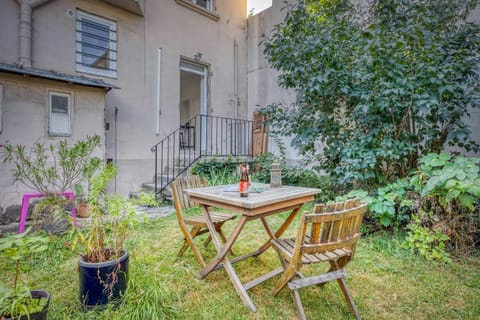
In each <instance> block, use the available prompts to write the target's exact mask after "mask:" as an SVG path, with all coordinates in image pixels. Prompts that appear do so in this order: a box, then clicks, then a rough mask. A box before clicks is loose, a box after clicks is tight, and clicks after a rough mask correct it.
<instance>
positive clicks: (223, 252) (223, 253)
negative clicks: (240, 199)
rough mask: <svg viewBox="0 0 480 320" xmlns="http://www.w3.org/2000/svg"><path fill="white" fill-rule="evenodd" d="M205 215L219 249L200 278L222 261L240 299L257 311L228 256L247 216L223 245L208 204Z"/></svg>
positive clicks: (204, 207)
mask: <svg viewBox="0 0 480 320" xmlns="http://www.w3.org/2000/svg"><path fill="white" fill-rule="evenodd" d="M203 209H204V212H205V216H206V219H207V225H208V229H209V230H210V234H211V235H212V241H213V243H214V244H215V247H216V249H217V252H218V254H217V256H216V257H215V258H213V259H212V261H210V262H209V263H208V264H207V266H206V267H205V268H203V269H202V270H201V271H200V274H199V278H200V279H203V278H204V277H205V276H207V275H208V274H209V273H210V272H212V271H213V270H214V269H215V267H216V266H217V265H218V264H220V263H221V262H222V265H223V267H224V269H225V271H227V274H228V277H229V278H230V280H231V281H232V284H233V287H234V288H235V290H236V291H237V293H238V295H239V296H240V299H242V301H243V303H244V304H245V305H246V306H247V307H249V308H250V310H252V311H253V312H255V311H257V307H255V305H254V304H253V301H252V299H250V296H249V295H248V293H247V290H246V289H245V287H244V286H243V284H242V282H241V281H240V279H239V278H238V275H237V274H236V273H235V270H234V269H233V266H232V264H231V262H230V260H229V259H228V258H227V253H228V251H230V249H231V247H232V245H233V243H234V242H235V240H236V239H237V237H238V235H239V234H240V232H241V231H242V229H243V226H244V225H245V222H247V218H246V217H245V216H242V217H241V218H240V221H239V223H238V225H237V226H236V227H235V230H234V231H233V232H232V234H231V235H230V237H229V238H228V240H227V242H225V244H224V246H223V247H222V245H221V243H220V239H219V238H218V235H217V233H216V230H215V226H214V224H213V222H212V219H211V217H210V211H209V208H208V207H207V206H203Z"/></svg>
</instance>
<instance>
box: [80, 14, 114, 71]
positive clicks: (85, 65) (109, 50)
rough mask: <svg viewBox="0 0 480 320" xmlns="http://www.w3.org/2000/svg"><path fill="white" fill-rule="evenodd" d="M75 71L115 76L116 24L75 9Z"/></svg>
mask: <svg viewBox="0 0 480 320" xmlns="http://www.w3.org/2000/svg"><path fill="white" fill-rule="evenodd" d="M76 65H77V71H79V72H87V73H93V74H97V75H101V76H107V77H116V76H117V24H116V23H115V22H113V21H110V20H106V19H103V18H100V17H96V16H93V15H90V14H87V13H85V12H82V11H77V40H76Z"/></svg>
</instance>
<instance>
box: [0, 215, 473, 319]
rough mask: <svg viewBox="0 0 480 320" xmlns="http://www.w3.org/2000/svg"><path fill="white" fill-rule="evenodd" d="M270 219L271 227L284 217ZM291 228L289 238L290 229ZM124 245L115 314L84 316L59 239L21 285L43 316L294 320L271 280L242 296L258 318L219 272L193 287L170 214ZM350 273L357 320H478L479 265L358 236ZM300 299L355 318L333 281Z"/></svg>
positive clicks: (249, 231)
mask: <svg viewBox="0 0 480 320" xmlns="http://www.w3.org/2000/svg"><path fill="white" fill-rule="evenodd" d="M282 215H285V214H282ZM270 220H271V222H272V224H273V225H278V224H279V223H280V222H281V217H272V218H270ZM294 225H296V223H294ZM292 226H293V225H292ZM292 226H291V227H290V229H289V230H288V232H289V233H290V234H293V233H294V232H295V230H294V228H292ZM228 227H232V223H229V224H228ZM228 227H227V228H226V230H227V231H229V228H228ZM261 229H262V226H261V224H260V222H259V221H257V222H252V223H250V224H247V226H246V229H245V230H244V232H243V233H242V234H241V235H240V238H239V241H238V242H237V244H236V246H234V250H235V252H236V253H237V254H239V253H244V252H247V251H249V250H252V249H254V248H256V246H259V245H261V244H262V243H263V242H264V241H265V240H266V237H265V236H264V235H263V233H261V232H258V231H259V230H261ZM131 239H132V240H131V241H129V242H128V247H129V250H130V253H131V259H130V280H131V282H130V286H129V290H128V292H127V294H126V297H125V299H124V301H123V303H122V304H121V305H120V306H118V307H117V308H116V309H113V308H108V309H106V310H104V311H100V312H98V311H97V312H96V311H88V312H87V311H84V310H82V308H81V306H80V304H79V301H78V297H77V295H78V273H77V266H76V264H77V257H75V256H74V255H73V254H72V253H71V252H70V251H69V249H67V248H65V245H66V244H65V241H66V240H65V239H62V238H54V239H53V240H52V245H51V249H50V250H49V251H48V252H46V253H43V254H42V256H40V257H36V258H34V259H32V260H29V261H27V263H25V264H24V268H23V270H25V273H24V276H23V279H24V281H26V282H28V284H29V285H30V287H31V288H32V289H33V288H43V289H46V290H48V291H50V293H51V294H52V300H51V302H50V309H49V319H296V318H297V316H296V310H295V307H294V304H293V300H292V298H291V296H290V294H289V292H288V291H287V290H286V289H284V290H283V291H282V292H281V293H280V294H279V295H278V296H276V297H273V296H272V295H271V294H270V291H271V289H272V288H273V285H274V283H275V281H276V280H277V279H278V278H274V279H272V280H270V281H268V282H265V283H263V284H261V285H259V286H257V287H255V288H253V289H252V290H250V291H249V293H250V296H251V297H252V299H253V301H254V303H255V304H256V306H257V308H258V311H257V312H256V313H252V312H251V311H249V309H247V308H246V307H245V306H244V305H243V303H242V302H241V300H240V298H239V297H238V296H237V294H236V292H235V290H234V288H233V286H232V285H231V283H230V281H229V279H228V277H227V275H226V273H225V271H223V270H221V271H215V272H213V273H212V274H210V275H209V276H208V277H207V278H206V279H204V280H198V279H197V278H196V274H197V273H198V271H199V269H200V268H199V266H198V265H197V263H196V261H195V259H194V257H193V255H192V253H191V251H187V252H186V254H185V255H184V256H183V257H181V258H177V256H176V253H177V250H178V248H179V247H180V244H181V241H182V237H181V234H180V230H179V228H178V227H177V222H176V219H175V215H170V216H168V217H165V218H162V219H158V220H154V221H149V222H148V223H141V224H140V225H138V226H137V227H136V229H135V230H134V234H133V237H131ZM200 247H201V248H202V251H203V253H204V255H205V256H206V257H207V259H208V258H211V257H213V256H214V252H215V251H214V248H213V245H212V244H210V246H209V247H208V248H207V249H205V248H203V246H201V245H200ZM278 266H279V262H278V258H277V256H276V254H275V252H274V251H273V250H272V249H269V250H268V251H267V252H266V253H265V254H264V255H262V256H260V257H258V258H256V259H248V260H245V261H242V262H240V263H238V264H236V265H235V266H234V267H235V269H236V270H237V272H238V274H239V276H240V278H241V279H242V280H243V281H245V280H250V279H252V278H255V277H257V276H258V275H260V274H262V273H264V272H266V271H269V270H271V269H274V268H276V267H278ZM325 267H327V266H325ZM13 269H14V265H13V264H8V263H7V262H6V261H1V262H0V270H1V271H2V272H1V273H0V281H7V282H9V283H11V281H13V279H11V278H10V277H7V276H9V275H11V274H12V272H13ZM307 270H308V269H307ZM347 273H348V278H347V282H348V285H349V287H350V289H351V292H352V294H353V297H354V300H355V302H356V304H357V306H358V308H359V310H360V314H361V315H362V317H363V319H480V304H479V301H480V259H479V258H472V259H470V260H468V261H462V262H458V261H457V262H454V263H452V264H450V265H439V264H435V263H432V262H429V261H426V260H424V259H422V258H419V257H417V256H415V255H413V254H411V253H410V252H407V251H404V250H403V249H401V248H400V240H399V238H393V239H392V238H390V237H389V236H388V235H374V236H364V237H362V239H361V240H360V243H359V246H358V248H357V252H356V255H355V258H354V260H353V262H352V263H351V264H350V265H349V266H348V267H347ZM301 294H302V300H303V302H304V306H305V311H306V313H307V317H308V318H309V319H353V315H352V314H351V313H350V311H349V309H348V306H347V304H346V303H345V302H344V300H343V296H342V294H341V292H340V290H339V288H338V285H337V284H336V283H333V282H332V283H329V284H327V285H326V286H324V287H322V288H318V287H313V288H306V289H303V291H301Z"/></svg>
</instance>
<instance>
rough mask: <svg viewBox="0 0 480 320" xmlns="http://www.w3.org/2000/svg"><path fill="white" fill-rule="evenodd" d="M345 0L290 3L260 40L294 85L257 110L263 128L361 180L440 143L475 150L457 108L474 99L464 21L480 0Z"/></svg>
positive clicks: (338, 175)
mask: <svg viewBox="0 0 480 320" xmlns="http://www.w3.org/2000/svg"><path fill="white" fill-rule="evenodd" d="M353 3H356V2H354V1H347V0H324V1H309V0H303V1H298V3H296V4H293V5H288V8H287V9H288V11H287V14H286V17H285V20H284V22H282V23H280V24H279V25H277V26H276V27H275V29H274V31H273V34H272V36H271V38H269V39H266V40H265V41H264V42H263V44H264V46H265V54H266V57H267V60H268V62H269V63H270V65H271V66H272V67H273V68H274V69H276V70H278V71H280V78H279V81H280V85H281V86H282V87H284V88H288V89H294V90H295V91H296V94H297V99H296V102H295V103H294V105H293V106H282V105H271V106H269V107H268V108H266V109H265V110H264V112H268V113H269V115H270V116H269V119H270V121H272V122H273V125H272V126H271V128H272V129H277V130H279V131H280V132H281V133H283V134H287V135H291V136H292V137H293V141H292V144H293V146H295V147H296V148H298V150H299V151H300V152H301V153H302V154H303V155H306V156H307V157H309V158H310V159H312V160H314V161H315V160H319V161H320V163H321V165H322V167H323V169H326V170H327V172H329V173H330V174H331V176H332V178H333V179H334V180H335V181H336V182H337V183H341V184H354V185H355V186H361V187H367V188H373V187H374V186H376V185H378V184H383V183H386V182H388V181H394V180H395V179H397V178H398V177H405V176H406V175H407V174H408V172H409V171H411V170H412V169H414V168H416V165H417V159H418V158H419V157H420V156H421V155H424V154H427V153H429V152H437V153H438V152H440V151H441V150H442V149H443V148H444V147H445V146H446V145H451V146H453V145H455V146H458V147H460V148H464V149H466V150H474V151H477V150H478V145H477V143H476V142H475V141H472V140H471V139H470V137H469V135H470V128H469V126H468V125H467V124H466V123H465V122H464V117H465V116H468V115H469V113H468V112H469V110H471V108H476V107H478V106H479V102H480V100H479V91H478V87H479V84H480V78H479V73H478V65H479V52H480V38H479V35H480V33H479V30H480V28H479V25H478V24H474V23H469V22H467V21H466V17H467V16H468V14H469V13H470V12H471V10H472V9H473V8H474V7H475V6H476V5H477V3H478V1H477V0H463V1H456V0H426V1H420V0H413V1H411V0H408V1H407V0H372V1H368V2H366V3H364V2H362V5H363V6H362V7H360V6H355V5H354V4H353ZM291 123H296V124H297V125H295V126H292V125H291ZM320 142H321V143H322V144H323V145H325V147H324V148H323V149H322V150H320V148H319V147H318V146H319V143H320Z"/></svg>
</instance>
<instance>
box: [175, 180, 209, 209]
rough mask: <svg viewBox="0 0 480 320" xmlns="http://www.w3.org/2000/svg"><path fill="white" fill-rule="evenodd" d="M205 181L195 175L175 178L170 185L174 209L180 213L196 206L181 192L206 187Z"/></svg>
mask: <svg viewBox="0 0 480 320" xmlns="http://www.w3.org/2000/svg"><path fill="white" fill-rule="evenodd" d="M206 185H207V183H206V181H205V179H203V178H201V177H200V176H197V175H183V176H179V177H177V178H176V179H175V180H174V181H173V182H172V183H171V188H172V194H173V202H174V203H175V209H176V210H177V212H178V211H182V210H184V209H188V208H193V207H196V206H197V204H196V203H195V202H193V201H191V200H190V197H189V196H188V195H187V194H186V193H185V192H183V190H185V189H191V188H200V187H204V186H206Z"/></svg>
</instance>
